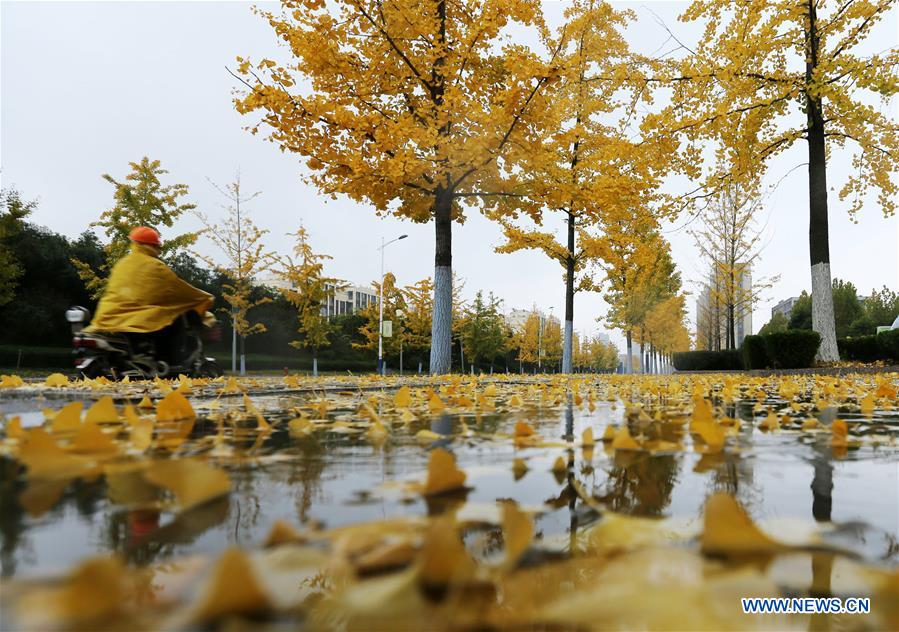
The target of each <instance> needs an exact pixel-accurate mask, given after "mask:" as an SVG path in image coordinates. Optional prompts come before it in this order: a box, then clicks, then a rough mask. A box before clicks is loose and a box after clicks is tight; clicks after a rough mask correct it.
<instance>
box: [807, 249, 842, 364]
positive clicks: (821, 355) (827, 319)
mask: <svg viewBox="0 0 899 632" xmlns="http://www.w3.org/2000/svg"><path fill="white" fill-rule="evenodd" d="M812 329H814V330H815V331H817V332H818V333H819V334H821V346H820V347H818V355H817V357H816V359H817V360H820V361H821V362H839V360H840V352H839V350H838V349H837V332H836V325H835V323H834V315H833V285H832V283H831V279H830V264H829V263H816V264H815V265H813V266H812Z"/></svg>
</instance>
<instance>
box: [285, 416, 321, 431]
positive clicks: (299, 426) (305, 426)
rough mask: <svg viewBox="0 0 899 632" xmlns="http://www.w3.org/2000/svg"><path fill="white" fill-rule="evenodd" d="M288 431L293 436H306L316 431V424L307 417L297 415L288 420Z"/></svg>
mask: <svg viewBox="0 0 899 632" xmlns="http://www.w3.org/2000/svg"><path fill="white" fill-rule="evenodd" d="M287 431H288V432H289V433H290V434H291V435H292V436H306V435H309V434H312V433H313V432H315V424H314V423H312V422H311V421H309V420H308V419H306V418H305V417H297V418H296V419H291V420H290V421H288V422H287Z"/></svg>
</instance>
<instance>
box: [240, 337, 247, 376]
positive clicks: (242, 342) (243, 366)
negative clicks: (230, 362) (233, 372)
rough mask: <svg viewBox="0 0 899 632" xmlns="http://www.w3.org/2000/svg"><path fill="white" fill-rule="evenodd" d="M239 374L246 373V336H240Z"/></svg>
mask: <svg viewBox="0 0 899 632" xmlns="http://www.w3.org/2000/svg"><path fill="white" fill-rule="evenodd" d="M240 374H241V375H246V374H247V337H246V336H241V337H240Z"/></svg>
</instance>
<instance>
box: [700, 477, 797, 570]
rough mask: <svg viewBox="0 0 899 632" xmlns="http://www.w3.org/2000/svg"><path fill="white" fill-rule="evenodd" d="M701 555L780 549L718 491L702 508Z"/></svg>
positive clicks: (730, 500) (730, 498)
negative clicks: (703, 513)
mask: <svg viewBox="0 0 899 632" xmlns="http://www.w3.org/2000/svg"><path fill="white" fill-rule="evenodd" d="M700 542H701V545H702V551H703V553H711V554H714V555H728V554H747V553H766V552H772V551H777V550H779V549H781V548H783V547H782V545H780V544H778V543H777V542H775V541H774V540H772V539H771V538H769V537H768V536H767V535H765V534H764V533H762V531H761V530H760V529H759V528H758V527H757V526H755V523H753V522H752V519H751V518H750V517H749V514H747V513H746V510H745V509H743V507H741V506H740V504H739V503H738V502H737V501H736V499H734V497H733V496H730V495H729V494H725V493H723V492H718V493H716V494H713V495H712V496H710V497H709V499H708V500H707V501H706V505H705V518H704V526H703V532H702V537H701V538H700Z"/></svg>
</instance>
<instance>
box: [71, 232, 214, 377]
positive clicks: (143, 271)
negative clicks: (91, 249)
mask: <svg viewBox="0 0 899 632" xmlns="http://www.w3.org/2000/svg"><path fill="white" fill-rule="evenodd" d="M129 238H130V239H131V252H130V253H128V254H127V255H125V256H124V257H122V258H121V259H120V260H119V261H118V262H117V263H116V264H115V265H114V266H113V267H112V271H111V272H110V275H109V279H108V280H107V282H106V290H105V292H104V294H103V296H102V297H101V298H100V302H99V304H98V305H97V312H96V314H94V317H93V319H92V320H91V323H90V325H89V326H88V327H86V328H85V330H84V331H85V332H86V333H99V334H104V333H108V334H118V333H121V334H147V335H150V337H152V339H153V341H154V343H155V348H156V352H157V356H159V359H162V360H165V361H167V362H168V363H169V364H172V365H175V364H178V363H179V360H180V359H181V357H182V356H183V354H184V352H185V349H184V345H185V332H186V326H187V323H185V322H184V320H185V319H183V318H181V316H182V315H186V316H187V318H188V319H190V320H192V321H194V323H191V324H195V323H198V322H199V321H200V319H203V323H204V324H207V325H211V324H214V323H215V316H213V315H212V314H211V313H209V312H208V311H207V310H208V309H209V308H210V307H212V303H213V300H214V299H213V296H212V295H211V294H209V293H208V292H204V291H203V290H200V289H198V288H195V287H194V286H192V285H191V284H190V283H187V282H186V281H184V280H182V279H180V278H178V275H176V274H175V273H174V272H173V271H172V270H171V268H169V267H168V266H167V265H166V264H165V263H163V262H162V261H161V260H160V259H159V254H160V251H161V249H162V242H161V241H160V238H159V233H158V232H156V231H155V230H154V229H152V228H149V227H147V226H138V227H137V228H135V229H133V230H132V231H131V233H130V234H129Z"/></svg>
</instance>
